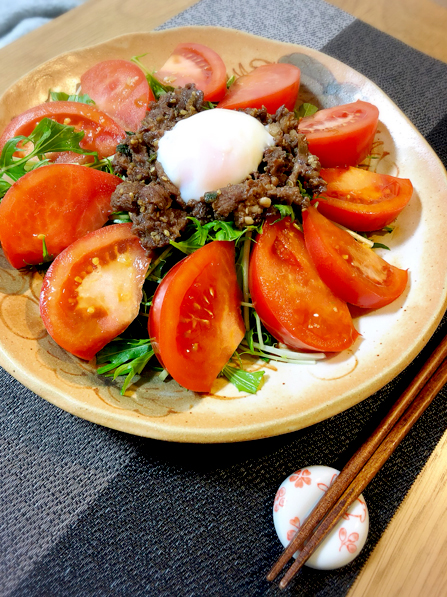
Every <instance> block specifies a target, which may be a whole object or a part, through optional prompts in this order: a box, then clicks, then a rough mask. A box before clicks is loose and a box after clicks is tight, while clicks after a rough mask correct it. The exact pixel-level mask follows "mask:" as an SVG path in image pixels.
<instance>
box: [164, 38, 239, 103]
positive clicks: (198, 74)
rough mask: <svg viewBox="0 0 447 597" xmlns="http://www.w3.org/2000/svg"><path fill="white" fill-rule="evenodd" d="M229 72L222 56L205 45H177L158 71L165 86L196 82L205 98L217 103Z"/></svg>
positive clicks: (221, 96)
mask: <svg viewBox="0 0 447 597" xmlns="http://www.w3.org/2000/svg"><path fill="white" fill-rule="evenodd" d="M226 73H227V71H226V68H225V64H224V62H223V60H222V58H221V57H220V56H219V54H217V53H216V52H215V51H214V50H212V49H211V48H208V47H207V46H204V45H202V44H190V43H184V44H178V46H176V48H175V49H174V51H173V52H172V54H171V55H170V56H169V58H168V60H167V61H166V62H165V63H164V65H163V66H162V67H161V69H160V70H158V71H157V72H156V73H155V74H156V77H157V79H158V80H159V81H160V82H161V83H163V84H164V85H171V86H172V87H184V86H185V85H186V84H187V83H195V85H196V87H197V88H198V89H200V90H201V91H203V93H204V99H205V100H206V101H210V102H218V101H219V100H221V99H222V98H223V96H224V95H225V91H226V89H227V74H226Z"/></svg>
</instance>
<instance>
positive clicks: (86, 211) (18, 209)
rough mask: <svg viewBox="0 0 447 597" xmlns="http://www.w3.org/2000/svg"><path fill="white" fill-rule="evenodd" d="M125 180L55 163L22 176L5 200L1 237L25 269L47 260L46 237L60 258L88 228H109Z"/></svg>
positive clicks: (12, 259) (0, 206)
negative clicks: (115, 199) (114, 195)
mask: <svg viewBox="0 0 447 597" xmlns="http://www.w3.org/2000/svg"><path fill="white" fill-rule="evenodd" d="M120 182H122V181H121V179H120V178H119V177H118V176H113V174H108V173H107V172H101V171H99V170H92V169H91V168H87V167H86V166H77V165H74V164H54V165H50V166H42V167H40V168H37V169H36V170H32V171H31V172H28V174H25V176H22V178H19V180H18V181H17V182H15V183H14V184H13V185H12V187H11V188H10V189H9V190H8V192H7V193H6V195H5V196H4V197H3V200H2V202H1V203H0V239H1V243H2V248H3V251H4V252H5V256H6V258H7V259H8V261H9V263H10V264H11V265H12V266H13V267H15V268H17V269H19V268H21V267H25V266H27V265H32V264H37V263H41V262H42V259H43V240H45V244H46V247H47V250H48V253H49V254H50V255H52V256H53V257H55V256H56V255H58V254H59V253H60V252H61V251H62V250H63V249H65V248H66V247H68V245H70V244H71V243H72V242H74V241H75V240H76V239H78V238H80V237H81V236H84V234H87V232H90V231H92V230H96V229H98V228H101V226H104V224H105V223H106V222H107V219H108V217H109V215H110V214H111V213H112V208H111V206H110V197H111V195H112V193H113V191H114V190H115V189H116V187H117V185H119V184H120Z"/></svg>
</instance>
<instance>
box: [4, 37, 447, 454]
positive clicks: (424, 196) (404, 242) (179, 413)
mask: <svg viewBox="0 0 447 597" xmlns="http://www.w3.org/2000/svg"><path fill="white" fill-rule="evenodd" d="M191 40H193V41H195V42H197V43H203V44H205V45H208V46H211V47H213V49H215V50H216V51H217V52H218V53H219V54H220V55H221V56H222V58H223V60H224V61H225V63H226V65H227V68H228V72H229V73H231V72H232V71H233V70H235V71H236V72H242V71H243V70H247V71H248V70H251V69H252V68H253V67H254V66H256V65H257V64H259V63H265V62H275V61H278V60H293V61H297V62H298V63H299V65H300V68H301V69H302V71H303V86H302V95H301V100H302V101H310V100H312V99H313V98H316V99H317V100H318V101H319V102H321V105H322V107H326V106H329V105H333V104H334V103H337V102H339V101H353V100H354V99H355V98H356V97H361V98H362V99H365V100H368V101H371V102H372V103H374V104H376V105H377V106H378V108H379V111H380V123H379V133H378V135H377V137H376V144H377V145H376V146H375V148H374V151H373V153H374V154H378V155H375V156H374V158H375V159H374V160H371V168H373V169H377V170H378V171H380V172H388V173H390V174H396V173H399V175H400V176H402V177H407V178H411V180H412V182H413V186H414V187H415V194H414V196H413V198H412V200H411V202H410V205H409V206H408V207H407V208H406V210H404V212H403V213H402V214H401V215H400V216H399V219H398V221H397V226H396V228H395V230H394V232H393V233H392V234H391V235H388V236H387V239H386V244H387V245H388V246H390V248H391V251H390V252H386V258H387V259H388V260H390V261H391V262H392V263H393V264H395V265H397V266H398V267H402V268H409V270H410V273H411V278H412V280H411V287H410V288H409V290H408V292H407V293H406V294H405V295H403V296H402V297H401V299H399V301H397V303H395V304H393V305H390V306H388V307H385V308H384V309H380V310H379V311H376V312H368V313H363V314H362V315H361V316H358V317H356V327H357V328H358V330H359V331H360V333H361V334H362V338H361V339H359V340H358V342H357V343H356V345H355V347H354V350H353V352H352V353H347V354H346V355H344V354H342V355H338V356H337V357H331V358H330V359H328V361H326V362H324V363H320V364H318V365H317V366H316V367H313V366H299V367H297V366H293V365H287V364H283V363H280V364H278V365H275V367H274V368H268V369H266V372H267V375H266V378H267V379H266V383H265V384H264V387H263V388H262V389H261V391H260V392H258V394H257V395H256V396H251V395H240V394H239V393H237V392H234V391H233V390H232V391H231V392H230V391H229V389H230V387H231V386H229V385H225V387H224V388H217V387H216V390H217V389H218V390H219V391H217V392H216V396H214V397H213V396H202V395H196V394H193V393H192V392H188V391H186V390H183V389H182V388H180V387H179V386H178V385H177V384H175V383H174V382H168V383H166V382H165V383H161V382H160V381H159V380H158V379H157V377H156V376H151V377H147V378H146V377H144V378H142V379H140V380H139V381H137V382H136V383H135V384H134V385H133V386H132V387H131V388H130V392H129V393H128V395H126V396H121V395H120V393H119V389H118V386H117V384H114V383H111V382H110V380H107V379H104V378H99V377H98V376H96V374H95V367H94V364H93V363H83V362H81V361H79V360H78V359H76V358H75V357H71V356H70V355H68V354H67V353H65V352H64V351H62V350H60V349H59V348H58V347H57V346H55V344H54V343H53V342H52V340H51V339H49V338H48V336H47V334H46V332H45V331H44V330H43V327H42V324H41V322H40V318H39V316H38V296H39V285H40V282H41V276H40V275H39V274H33V275H32V276H30V275H29V274H23V273H21V272H16V271H14V270H12V268H10V267H9V265H8V264H7V262H6V261H5V259H4V257H3V255H2V254H1V252H0V364H1V365H2V366H3V367H4V368H5V369H6V370H7V371H9V372H10V373H11V374H12V375H14V376H15V377H16V378H17V379H19V381H21V382H22V383H24V384H25V385H27V386H28V387H29V388H31V389H32V390H33V391H35V392H36V393H38V394H39V395H40V396H42V397H43V398H45V399H47V400H49V401H50V402H52V403H54V404H56V405H58V406H59V407H61V408H63V409H65V410H67V411H69V412H71V413H73V414H76V415H78V416H81V417H83V418H86V419H88V420H92V421H94V422H96V423H99V424H102V425H106V426H109V427H112V428H116V429H120V430H122V431H126V432H129V433H134V434H137V435H144V436H148V437H153V438H159V439H165V440H171V441H188V442H191V441H192V442H225V441H242V440H250V439H255V438H261V437H267V436H271V435H277V434H281V433H287V432H290V431H293V430H297V429H300V428H302V427H305V426H308V425H311V424H314V423H316V422H318V421H320V420H322V419H324V418H328V417H331V416H333V415H335V414H337V413H338V412H341V411H342V410H345V409H347V408H349V407H350V406H352V405H354V404H356V403H357V402H359V401H360V400H363V399H364V398H366V397H368V396H369V395H371V394H372V393H373V392H375V391H376V390H378V389H379V388H381V387H382V386H383V385H385V384H386V383H387V382H388V381H390V380H391V379H392V378H393V377H394V376H395V375H397V374H398V373H399V372H400V371H401V370H402V369H403V368H404V367H405V366H406V365H407V364H408V363H409V362H410V361H411V360H412V359H413V358H414V357H415V356H416V354H417V353H418V352H419V351H420V350H421V348H422V347H423V346H424V345H425V343H426V342H427V340H428V339H429V337H430V336H431V334H432V333H433V331H434V330H435V328H436V326H437V324H438V322H439V321H440V318H441V314H442V313H443V312H444V310H445V308H446V306H447V297H446V288H447V284H446V278H447V263H446V262H445V260H443V259H442V252H441V251H440V247H441V246H443V242H444V239H443V235H442V230H443V229H445V228H446V227H447V209H446V206H445V197H446V196H447V181H446V177H445V172H444V170H443V168H442V167H441V165H440V162H439V160H438V158H437V157H436V156H435V154H434V153H433V152H432V150H431V149H430V148H429V146H428V145H427V144H426V142H425V141H424V139H423V138H422V137H421V136H420V135H419V133H418V132H417V131H416V129H415V128H414V127H413V126H412V125H411V124H410V123H409V121H408V120H407V119H406V118H405V116H404V115H403V114H402V113H401V112H400V111H399V110H398V109H397V108H396V106H395V105H394V104H393V103H392V102H391V101H390V100H389V99H388V98H387V97H386V96H385V95H384V94H383V93H382V92H381V91H380V90H379V89H378V88H377V87H376V86H375V85H374V84H373V83H371V82H370V81H368V80H367V79H366V78H365V77H363V76H362V75H360V74H359V73H357V72H355V71H353V70H352V69H351V68H349V67H347V66H346V65H344V64H342V63H340V62H338V61H337V60H334V59H332V58H330V57H329V56H326V55H324V54H322V53H320V52H317V51H315V50H311V49H308V48H304V47H300V46H296V45H292V44H284V43H281V42H275V41H272V40H266V39H263V38H259V37H256V36H252V35H249V34H246V33H242V32H239V31H233V30H229V29H220V28H218V27H187V28H179V29H169V30H166V31H162V32H156V33H141V34H133V35H126V36H122V37H119V38H116V39H114V40H111V41H110V42H107V43H104V44H100V45H98V46H96V47H94V48H85V49H82V50H78V51H75V52H71V53H69V54H65V55H62V56H59V57H57V58H55V59H54V60H52V61H50V62H48V63H46V64H44V65H42V66H40V67H38V68H37V69H35V70H34V71H32V72H31V73H28V74H27V75H25V76H24V77H23V78H22V79H20V80H19V81H17V82H16V83H15V84H14V85H13V86H12V88H10V89H9V90H8V91H7V92H6V93H5V94H4V95H3V96H2V97H1V98H0V128H1V129H3V128H4V127H5V126H6V123H7V122H9V120H10V119H11V118H12V117H13V116H15V115H17V114H18V113H20V112H23V111H24V110H26V109H27V108H29V107H31V106H33V105H36V104H38V103H41V102H43V101H45V100H46V98H47V96H48V89H49V88H51V89H53V90H55V91H62V90H63V91H66V92H68V93H72V92H74V91H75V88H76V85H77V82H78V81H79V78H80V76H81V74H82V73H83V72H85V71H86V70H87V69H88V68H89V67H90V66H92V65H93V64H94V63H97V62H99V61H100V60H105V59H111V58H125V59H129V58H130V57H131V56H133V55H141V54H146V58H145V59H144V60H145V61H146V65H147V67H148V68H149V69H154V68H156V67H157V65H159V64H162V63H163V62H164V61H165V59H166V56H168V55H169V54H170V53H171V50H172V48H173V47H175V46H176V45H177V43H180V42H186V41H191ZM373 162H374V163H373ZM422 208H423V212H422ZM422 213H423V217H422ZM427 262H429V263H430V265H431V267H430V269H429V270H428V269H427V268H426V263H427ZM356 315H357V313H356ZM224 383H225V382H224ZM228 397H231V398H238V399H237V400H235V399H230V400H228V399H226V398H228Z"/></svg>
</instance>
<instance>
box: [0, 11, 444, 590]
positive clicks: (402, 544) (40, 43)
mask: <svg viewBox="0 0 447 597" xmlns="http://www.w3.org/2000/svg"><path fill="white" fill-rule="evenodd" d="M192 4H195V1H194V0H170V1H169V2H166V0H150V1H148V0H126V1H125V2H122V0H89V1H88V2H86V3H85V4H83V5H81V6H80V7H78V8H76V9H74V10H72V11H70V12H69V13H66V14H64V15H62V16H61V17H59V18H57V19H55V20H54V21H51V22H49V23H48V24H46V25H44V26H43V27H41V28H39V29H37V30H35V31H33V32H31V33H29V34H28V35H26V36H25V37H23V38H20V39H19V40H17V41H15V42H13V43H11V44H10V45H8V46H6V47H5V48H2V49H0V93H2V92H3V91H4V90H5V89H6V88H7V87H9V86H10V85H11V83H13V82H14V81H15V80H16V79H18V78H19V77H20V76H22V75H23V74H24V73H26V72H27V71H29V70H31V69H33V68H34V67H35V66H37V65H38V64H40V63H42V62H44V61H45V60H48V59H50V58H52V57H54V56H56V55H58V54H60V53H62V52H66V51H68V50H71V49H74V48H79V47H82V46H86V45H91V44H95V43H98V42H101V41H105V40H106V39H110V38H111V37H114V36H117V35H121V34H124V33H130V32H134V31H149V30H151V29H153V28H154V27H157V26H158V25H160V24H161V23H163V22H164V21H166V20H167V19H169V18H171V17H172V16H174V15H176V14H178V13H179V12H181V11H182V10H184V9H186V8H188V7H189V6H191V5H192ZM331 4H334V5H335V6H338V7H339V8H341V9H343V10H345V11H346V12H348V13H350V14H352V15H354V16H355V17H358V18H360V19H362V20H364V21H366V22H367V23H369V24H371V25H373V26H375V27H377V28H378V29H380V30H382V31H384V32H386V33H389V34H390V35H393V36H394V37H396V38H398V39H400V40H401V41H404V42H405V43H407V44H409V45H410V46H413V47H415V48H416V49H419V50H421V51H423V52H425V53H427V54H429V55H431V56H433V57H435V58H438V59H440V60H443V61H445V62H447V35H446V31H447V0H437V2H435V1H433V0H332V1H331ZM31 48H32V50H31ZM446 471H447V433H446V434H445V435H444V437H443V438H442V440H441V441H440V443H439V444H438V446H437V448H436V450H435V452H434V453H433V454H432V456H431V458H430V459H429V461H428V462H427V464H426V466H425V467H424V469H423V470H422V472H421V473H420V475H419V477H418V478H417V480H416V482H415V484H414V486H413V487H412V489H411V490H410V492H409V494H408V495H407V497H406V499H405V500H404V502H403V503H402V504H401V507H400V508H399V510H398V511H397V513H396V515H395V516H394V518H393V520H392V521H391V523H390V525H389V526H388V528H387V530H386V531H385V533H384V534H383V536H382V538H381V540H380V542H379V544H378V546H377V547H376V549H375V551H374V552H373V554H372V556H371V557H370V559H369V560H368V562H367V564H366V566H365V567H364V569H363V571H362V573H361V574H360V575H359V577H358V578H357V581H356V583H355V584H354V586H353V588H352V589H351V591H350V593H349V597H377V595H380V596H381V597H388V596H394V595H395V596H398V595H399V596H403V597H426V596H430V597H436V596H440V597H441V596H445V595H447V483H446Z"/></svg>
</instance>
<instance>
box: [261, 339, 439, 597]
mask: <svg viewBox="0 0 447 597" xmlns="http://www.w3.org/2000/svg"><path fill="white" fill-rule="evenodd" d="M446 358H447V336H446V337H445V338H444V339H443V340H442V341H441V343H440V344H439V346H438V347H437V348H436V349H435V350H434V351H433V353H432V354H431V355H430V357H429V358H428V360H427V361H426V362H425V364H424V365H423V367H422V368H421V370H420V371H419V373H418V374H417V375H416V377H415V378H414V380H413V381H412V383H411V384H410V385H409V387H408V388H407V389H406V390H405V391H404V392H403V393H402V395H401V396H400V397H399V399H398V400H397V401H396V402H395V403H394V405H393V406H392V408H391V409H390V411H389V413H388V414H387V415H386V416H385V418H384V419H383V420H382V421H381V423H380V424H379V426H378V427H377V428H376V430H375V431H374V432H373V433H372V434H371V436H370V437H369V438H368V439H367V440H366V442H365V443H364V444H363V445H362V446H361V447H360V448H359V449H358V450H357V452H356V453H355V454H354V456H352V458H351V459H350V460H349V462H348V463H347V464H346V466H345V467H344V468H343V470H342V471H341V472H340V474H339V476H338V477H337V479H336V481H335V482H334V484H333V485H332V486H331V487H330V488H329V489H328V491H327V492H326V493H325V495H324V496H323V498H322V499H321V500H320V501H319V502H318V504H317V505H316V507H315V508H314V510H313V511H312V512H311V514H310V515H309V517H308V518H307V520H306V521H305V523H304V524H303V525H302V527H301V529H300V531H299V532H298V533H297V534H296V535H295V537H294V538H293V539H292V541H291V542H290V543H289V545H288V546H287V547H286V549H285V550H284V552H283V553H282V555H281V557H280V558H279V559H278V561H277V562H276V563H275V564H274V566H273V567H272V569H271V570H270V572H269V573H268V575H267V580H274V579H275V578H276V577H277V576H278V574H279V572H280V571H281V570H282V568H283V567H284V565H285V564H286V563H287V562H288V561H289V560H290V558H291V557H292V556H293V554H294V553H295V552H296V551H297V550H299V549H301V548H302V551H301V552H300V554H299V555H298V557H297V559H296V560H295V562H294V563H293V564H292V566H291V567H290V568H289V570H287V572H286V573H285V575H284V577H283V578H282V580H281V582H280V584H279V586H280V587H281V588H284V587H286V586H287V584H288V583H289V581H290V580H291V578H292V577H293V576H294V575H295V574H296V573H297V572H298V571H299V570H300V569H301V567H302V566H303V565H304V563H305V562H306V560H307V559H308V558H309V557H310V556H311V555H312V553H313V552H314V551H315V549H316V548H317V546H318V545H319V543H320V542H321V541H322V540H323V539H324V538H325V536H326V535H327V534H328V533H329V532H330V531H331V530H332V528H333V527H334V526H335V524H336V523H337V522H338V520H339V519H340V518H341V517H342V516H343V514H344V513H345V512H346V510H347V509H348V508H349V506H350V505H351V504H352V503H353V502H354V501H355V500H356V499H357V497H358V496H359V495H360V494H361V492H362V491H363V490H364V489H365V487H366V486H367V484H368V483H369V482H370V481H371V479H372V478H373V477H374V476H375V475H376V474H377V472H378V471H379V470H380V469H381V468H382V466H383V464H384V463H385V462H386V460H387V459H388V458H389V457H390V456H391V454H392V453H393V452H394V450H395V449H396V448H397V446H398V445H399V443H400V442H401V441H402V439H403V438H404V437H405V436H406V435H407V433H408V432H409V431H410V429H411V427H412V426H413V425H414V424H415V423H416V421H417V420H418V419H419V417H420V416H421V415H422V413H423V412H424V411H425V409H426V408H427V407H428V405H429V404H430V403H431V402H432V400H433V399H434V398H435V396H436V395H437V394H438V393H439V391H440V390H441V389H442V387H443V386H444V385H445V383H446V382H447V361H444V359H446ZM331 509H332V510H331ZM317 525H319V526H318V528H317V530H316V531H315V533H314V535H312V532H313V531H314V529H315V528H316V527H317ZM306 541H307V543H306V545H304V543H305V542H306ZM303 545H304V547H303Z"/></svg>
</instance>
